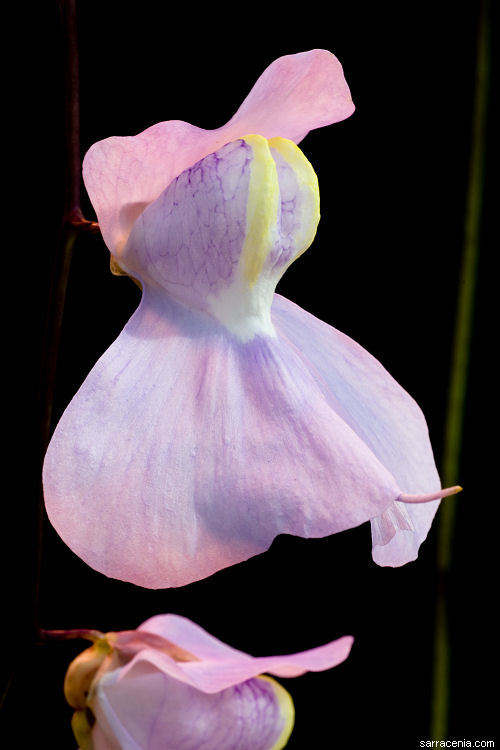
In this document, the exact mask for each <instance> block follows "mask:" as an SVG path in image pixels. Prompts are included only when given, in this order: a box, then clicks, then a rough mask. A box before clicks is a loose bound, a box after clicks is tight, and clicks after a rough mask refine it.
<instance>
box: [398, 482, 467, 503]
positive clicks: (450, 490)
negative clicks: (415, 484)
mask: <svg viewBox="0 0 500 750" xmlns="http://www.w3.org/2000/svg"><path fill="white" fill-rule="evenodd" d="M462 490H463V487H460V486H459V485H455V486H454V487H447V488H446V489H444V490H439V492H429V493H427V494H423V495H406V494H404V493H402V494H401V495H400V496H399V497H398V500H399V502H401V503H410V504H411V503H430V502H432V501H433V500H442V498H443V497H450V495H457V494H458V493H459V492H462Z"/></svg>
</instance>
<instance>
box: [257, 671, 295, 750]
mask: <svg viewBox="0 0 500 750" xmlns="http://www.w3.org/2000/svg"><path fill="white" fill-rule="evenodd" d="M257 679H258V680H264V681H265V682H269V683H271V685H272V687H273V689H274V693H275V695H276V698H277V700H278V705H279V708H280V713H281V717H282V718H283V720H284V724H283V729H282V730H281V733H280V736H279V737H278V739H277V740H276V742H275V744H274V745H273V746H272V747H271V748H270V749H269V750H282V748H284V747H285V746H286V744H287V743H288V740H289V739H290V735H291V734H292V729H293V725H294V723H295V707H294V705H293V700H292V696H291V695H290V693H289V692H288V690H285V688H284V687H283V686H282V685H280V684H279V682H276V680H273V678H272V677H268V675H263V674H262V675H259V676H258V677H257Z"/></svg>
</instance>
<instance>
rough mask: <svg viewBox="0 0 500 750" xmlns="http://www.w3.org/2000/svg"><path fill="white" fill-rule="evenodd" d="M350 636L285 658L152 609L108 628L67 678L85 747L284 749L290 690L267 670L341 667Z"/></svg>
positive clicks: (290, 673)
mask: <svg viewBox="0 0 500 750" xmlns="http://www.w3.org/2000/svg"><path fill="white" fill-rule="evenodd" d="M352 642H353V639H352V638H351V637H350V636H344V637H343V638H339V639H338V640H336V641H333V642H331V643H327V644H326V645H324V646H319V647H318V648H314V649H311V650H309V651H303V652H301V653H298V654H290V655H288V656H268V657H257V658H255V657H253V656H249V655H248V654H245V653H243V652H242V651H237V650H236V649H234V648H231V647H230V646H226V644H225V643H222V642H221V641H219V640H217V638H214V637H213V636H211V635H210V634H209V633H207V632H206V631H205V630H203V629H202V628H200V627H199V626H198V625H195V624H194V623H193V622H191V621H190V620H187V619H186V618H184V617H179V616H177V615H158V616H157V617H153V618H151V619H150V620H147V621H146V622H145V623H143V624H142V625H141V626H140V627H139V628H138V629H137V630H133V631H124V632H120V633H107V634H106V635H103V636H102V638H100V639H98V640H97V641H96V642H95V643H94V645H93V646H91V647H90V648H88V649H86V650H85V651H84V652H83V653H82V654H80V655H79V656H78V657H77V658H76V659H75V660H74V661H73V662H72V663H71V665H70V667H69V669H68V672H67V674H66V678H65V682H64V692H65V695H66V699H67V701H68V703H69V704H70V705H71V706H73V708H75V709H76V711H75V713H74V715H73V720H72V726H73V731H74V733H75V737H76V739H77V741H78V743H79V745H80V748H81V750H180V748H182V750H196V749H197V748H200V750H201V748H203V750H280V748H283V747H285V745H286V744H287V742H288V739H289V737H290V734H291V731H292V729H293V723H294V707H293V702H292V699H291V697H290V695H289V694H288V692H287V691H286V690H285V689H284V688H283V687H281V685H279V684H278V683H277V682H275V681H274V680H273V679H271V678H270V677H266V676H263V675H262V672H269V673H271V674H273V675H277V676H279V677H286V678H289V677H298V676H299V675H301V674H304V673H305V672H308V671H312V672H319V671H323V670H325V669H330V668H331V667H335V666H337V664H340V663H341V662H342V661H344V659H346V658H347V657H348V655H349V651H350V649H351V646H352Z"/></svg>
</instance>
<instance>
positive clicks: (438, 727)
mask: <svg viewBox="0 0 500 750" xmlns="http://www.w3.org/2000/svg"><path fill="white" fill-rule="evenodd" d="M489 74H490V39H489V0H482V2H481V7H480V11H479V20H478V34H477V50H476V80H475V95H474V110H473V121H472V133H471V151H470V164H469V179H468V188H467V198H466V206H465V225H464V246H463V256H462V268H461V274H460V283H459V292H458V300H457V314H456V322H455V337H454V344H453V355H452V357H453V358H452V366H451V373H450V385H449V392H448V407H447V417H446V424H445V435H444V451H443V466H442V476H443V485H444V486H445V487H447V486H449V485H450V484H455V483H456V482H457V481H458V478H459V477H458V474H459V464H460V454H461V448H462V433H463V422H464V412H465V397H466V387H467V376H468V368H469V359H470V346H471V332H472V325H473V315H474V298H475V292H476V277H477V263H478V257H479V245H480V229H481V211H482V202H483V185H484V165H485V142H486V120H487V104H488V89H489ZM439 515H440V518H439V527H438V549H437V601H436V615H435V617H436V621H435V630H434V675H433V689H432V704H431V733H430V736H431V738H432V739H434V740H445V739H446V738H447V736H448V726H449V705H450V667H451V649H450V638H449V615H448V573H449V571H450V568H451V562H452V555H453V533H454V528H455V516H456V499H455V498H449V500H447V502H446V503H444V504H443V507H442V508H441V510H440V514H439Z"/></svg>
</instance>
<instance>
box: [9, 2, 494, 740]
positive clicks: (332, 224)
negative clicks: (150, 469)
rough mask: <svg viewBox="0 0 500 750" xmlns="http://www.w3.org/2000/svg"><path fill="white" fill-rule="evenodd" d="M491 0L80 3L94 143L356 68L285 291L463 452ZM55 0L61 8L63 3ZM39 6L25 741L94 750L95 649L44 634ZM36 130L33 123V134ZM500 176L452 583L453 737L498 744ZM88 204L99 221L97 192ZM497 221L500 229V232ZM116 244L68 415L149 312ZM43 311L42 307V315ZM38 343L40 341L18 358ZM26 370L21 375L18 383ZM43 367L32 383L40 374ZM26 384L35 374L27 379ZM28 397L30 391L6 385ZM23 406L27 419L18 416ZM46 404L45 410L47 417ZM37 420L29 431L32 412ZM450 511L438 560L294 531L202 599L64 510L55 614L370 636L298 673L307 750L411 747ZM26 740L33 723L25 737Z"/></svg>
mask: <svg viewBox="0 0 500 750" xmlns="http://www.w3.org/2000/svg"><path fill="white" fill-rule="evenodd" d="M478 7H479V4H478V3H475V2H472V1H471V0H470V1H469V2H467V3H463V4H462V5H461V6H460V8H459V7H458V5H456V4H451V3H441V4H439V5H438V6H437V7H436V5H435V4H434V3H430V2H421V3H419V4H400V5H399V6H396V5H395V4H394V5H384V6H383V7H381V6H380V5H379V4H372V3H366V5H363V4H362V5H359V4H358V5H352V6H349V7H346V6H345V5H344V4H342V5H341V4H339V3H333V4H330V6H329V8H328V13H327V12H326V11H323V10H320V9H319V6H316V5H315V4H309V6H308V5H307V4H306V5H304V6H303V7H302V8H301V9H299V10H297V11H294V12H293V13H292V11H291V10H290V9H289V8H287V7H286V6H283V7H281V8H276V7H275V6H270V7H266V6H258V7H257V6H253V5H247V4H244V5H242V6H238V7H236V6H234V5H232V6H231V8H230V9H225V10H224V9H223V8H222V7H220V6H217V7H216V6H213V7H208V6H204V8H203V9H201V10H200V9H197V8H196V7H195V6H192V5H191V4H187V3H186V4H184V6H182V7H175V10H173V6H172V5H171V4H167V3H155V2H142V3H129V2H116V1H115V0H113V1H110V2H98V1H97V0H86V2H81V3H80V7H79V27H80V70H81V141H82V156H83V154H84V153H85V151H86V150H87V149H88V147H89V146H90V145H91V144H92V143H93V142H95V141H96V140H99V139H101V138H105V137H107V136H109V135H132V134H135V133H137V132H139V131H141V130H143V129H144V128H146V127H148V126H150V125H151V124H153V123H155V122H158V121H161V120H167V119H183V120H187V121H188V122H192V123H193V124H196V125H198V126H200V127H204V128H214V127H218V126H220V125H221V124H223V123H224V122H226V121H227V120H228V119H229V118H230V117H231V116H232V114H233V113H234V112H235V111H236V109H237V107H238V106H239V104H240V103H241V101H242V100H243V98H244V96H245V95H246V94H247V93H248V91H249V90H250V88H251V86H252V85H253V83H254V82H255V80H256V79H257V77H258V75H260V73H261V72H262V71H263V70H264V68H265V67H266V66H267V65H268V64H269V63H271V62H272V60H274V59H275V58H276V57H279V56H280V55H283V54H288V53H293V52H299V51H303V50H307V49H311V48H314V47H324V48H326V49H329V50H331V51H332V52H334V54H336V55H337V57H338V58H339V59H340V61H341V62H342V64H343V66H344V72H345V75H346V79H347V81H348V83H349V86H350V88H351V92H352V96H353V100H354V102H355V104H356V107H357V109H356V112H355V114H354V115H353V116H352V117H350V118H349V119H348V120H346V121H344V122H342V123H339V124H335V125H332V126H330V127H328V128H323V129H322V130H317V131H313V132H312V133H310V134H309V135H308V136H307V137H306V139H305V140H304V141H303V143H302V144H301V148H302V149H303V151H304V152H305V154H306V156H307V157H308V158H309V159H310V160H311V162H312V163H313V165H314V167H315V169H316V171H317V174H318V177H319V182H320V192H321V201H322V219H321V222H320V226H319V230H318V234H317V237H316V240H315V242H314V244H313V246H312V247H311V248H310V249H309V250H308V251H307V253H306V254H305V255H303V256H302V257H301V258H300V260H299V261H297V262H296V263H295V264H294V265H293V266H292V267H291V268H290V269H289V271H287V273H286V275H285V277H284V278H283V279H282V281H281V282H280V284H279V287H278V291H279V292H280V293H281V294H284V295H285V296H287V297H289V298H291V299H292V300H293V301H295V302H297V303H298V304H299V305H301V306H302V307H304V308H306V309H307V310H309V311H310V312H312V313H313V314H315V315H317V316H318V317H320V318H322V319H323V320H326V321H327V322H329V323H331V324H332V325H334V326H335V327H337V328H339V329H340V330H342V331H344V332H345V333H347V334H348V335H350V336H352V337H353V338H354V339H356V340H357V341H358V342H359V343H361V344H362V345H363V346H364V347H365V348H366V349H368V350H369V351H370V352H371V353H373V354H374V355H375V356H376V357H377V358H379V359H380V360H381V361H382V363H383V364H384V365H385V367H386V368H387V369H388V370H389V372H391V374H392V375H393V376H394V377H395V378H396V379H397V380H398V381H399V382H400V383H401V384H402V385H403V386H404V387H405V388H406V389H407V390H408V391H409V392H410V393H411V394H412V395H413V396H414V397H415V399H416V400H417V402H418V403H419V404H420V405H421V407H422V409H423V411H424V413H425V415H426V417H427V421H428V424H429V429H430V434H431V439H432V442H433V445H434V449H435V454H436V460H437V463H438V466H439V462H440V458H441V453H442V439H443V425H444V419H445V409H446V398H447V386H448V377H449V367H450V357H451V348H452V332H453V324H454V314H455V304H456V298H457V288H458V279H459V270H460V259H461V252H462V245H463V224H464V209H465V195H466V184H467V178H468V159H469V148H470V128H471V117H472V102H473V89H474V65H475V43H476V22H477V10H478ZM40 10H41V9H40ZM39 20H40V27H39V29H38V28H35V26H36V24H37V23H38V19H33V18H32V19H31V26H32V30H33V32H34V33H33V37H34V43H33V45H32V46H31V47H29V49H26V50H25V51H24V52H23V55H24V57H25V58H26V59H27V60H28V66H27V72H26V73H25V74H24V75H22V76H21V78H20V84H19V85H20V90H21V92H24V97H23V96H21V99H23V98H24V99H25V101H24V104H25V106H26V111H27V113H28V114H27V115H26V118H25V120H24V125H25V126H26V131H27V136H25V137H24V136H23V137H24V139H25V140H24V145H23V148H24V153H25V155H27V166H26V167H25V168H23V169H24V171H23V173H22V175H21V178H22V181H23V192H22V193H21V195H22V196H23V198H22V200H21V203H22V206H23V208H24V210H23V212H22V218H21V219H20V220H19V223H18V224H17V226H16V229H17V234H18V236H19V237H21V239H22V242H21V243H20V244H21V246H22V251H23V252H22V253H20V254H19V255H18V256H17V258H18V261H17V273H16V279H22V282H21V284H20V287H21V290H22V295H21V297H20V299H21V304H20V305H18V311H17V313H16V314H15V315H11V317H10V319H9V328H11V327H12V326H11V325H10V323H12V322H16V323H19V330H20V333H19V334H18V335H17V338H16V334H15V339H16V342H17V344H18V345H19V342H21V346H20V347H19V348H20V350H21V352H20V353H21V355H22V358H21V359H18V358H17V355H16V357H15V358H14V362H15V367H14V381H16V382H14V383H13V386H14V388H15V386H16V385H17V381H19V384H20V385H21V387H22V390H21V395H20V396H19V397H16V398H15V399H14V401H15V403H16V405H17V404H18V405H19V407H21V406H22V405H23V404H24V405H27V406H28V409H27V410H26V412H24V411H22V410H21V411H20V413H21V414H23V417H22V419H21V422H20V427H21V434H20V437H19V438H18V439H17V438H16V439H14V440H13V441H12V442H13V447H14V451H13V453H14V460H15V464H13V467H14V468H12V467H9V471H8V472H7V473H8V474H13V475H14V478H15V480H16V482H15V487H16V489H15V492H13V493H9V494H8V497H7V503H6V506H7V508H6V509H7V511H8V513H9V515H8V516H7V523H6V525H5V528H6V531H7V533H6V538H5V542H4V545H3V550H4V551H7V557H6V563H5V565H4V571H5V588H4V591H5V594H6V596H7V597H8V616H7V617H6V618H5V623H6V625H7V637H6V638H7V639H6V640H4V651H5V663H6V666H7V669H6V674H7V677H8V679H9V678H10V689H9V691H8V693H7V697H6V700H5V704H4V709H5V710H4V716H5V719H6V722H5V730H6V731H7V732H10V731H15V732H17V741H16V742H14V743H13V744H12V743H11V744H7V745H6V746H7V747H11V746H12V747H25V746H26V747H28V746H34V744H33V743H35V744H36V746H37V747H50V748H71V747H74V741H73V739H72V734H71V730H70V726H69V722H70V716H71V709H69V707H67V706H66V705H65V702H64V698H63V696H62V680H63V676H64V671H65V669H66V666H67V664H68V663H69V661H70V660H71V658H73V657H74V655H76V653H77V652H78V650H79V644H77V643H74V642H72V643H57V644H50V645H38V646H32V645H30V640H31V623H32V609H33V604H32V591H33V587H32V581H33V576H34V573H33V571H34V560H35V555H34V552H33V549H34V545H35V519H36V512H35V504H36V499H37V490H38V484H39V469H40V459H39V455H38V452H37V445H38V444H37V429H38V428H37V418H36V415H37V411H36V409H37V407H36V404H37V399H38V398H39V396H38V392H37V387H36V383H37V362H38V359H39V356H40V353H41V341H42V332H43V322H44V316H45V310H46V308H47V300H48V294H49V282H50V273H51V268H52V260H53V255H54V252H55V247H56V244H57V233H58V229H59V225H60V222H61V216H62V208H63V198H64V196H63V192H64V178H63V170H64V70H63V67H64V62H63V56H62V36H61V27H60V23H59V16H58V12H57V6H56V5H55V4H54V5H53V6H52V5H51V4H50V3H47V4H46V5H45V7H44V8H43V11H42V12H41V13H40V19H39ZM23 132H24V131H23ZM490 181H491V177H490V172H489V171H487V180H486V190H487V192H486V204H485V214H484V223H483V232H482V245H481V251H482V258H481V261H480V265H479V290H478V296H477V301H476V310H475V318H474V332H473V341H472V363H471V369H470V378H469V390H468V399H467V409H466V424H465V432H464V446H463V460H462V464H461V470H460V476H459V477H458V478H457V479H458V481H459V482H460V483H461V484H462V485H464V487H465V491H464V492H463V493H462V495H460V496H459V497H458V498H457V509H458V513H457V526H456V535H455V546H454V563H453V570H452V575H451V580H450V597H451V601H450V607H451V608H450V614H451V644H452V656H453V668H452V675H451V724H450V731H449V737H450V738H458V739H462V738H492V737H494V725H493V721H494V713H493V707H494V704H493V688H494V683H495V678H494V674H495V672H494V668H493V665H492V659H493V657H494V653H495V640H494V637H495V628H494V620H493V601H492V600H493V598H494V591H495V577H494V568H493V565H494V562H495V559H496V551H495V546H496V530H495V527H494V524H493V523H492V509H493V508H494V506H495V504H496V502H497V498H496V492H495V491H494V490H493V492H492V491H491V489H490V485H491V478H492V472H493V474H494V469H495V466H493V467H492V466H491V464H490V463H489V462H488V461H487V460H486V458H485V449H486V443H487V437H486V435H487V433H486V425H487V424H488V422H489V410H490V405H489V404H490V400H489V399H490V395H489V392H488V389H487V388H486V386H485V381H484V378H485V373H486V372H487V370H489V365H490V362H489V351H487V342H488V335H489V333H490V332H491V329H490V331H488V327H489V325H490V312H489V311H488V309H487V305H488V299H489V298H488V295H487V293H486V281H487V279H488V277H489V275H490V273H491V270H490V257H491V250H492V231H491V226H492V221H491V218H490V217H491V197H489V196H490V193H489V185H490ZM82 205H83V210H84V213H85V215H86V216H87V218H94V214H93V211H92V208H91V206H90V204H89V202H88V199H87V198H86V196H85V195H84V197H83V198H82ZM488 222H489V224H488ZM108 263H109V254H108V251H107V249H106V248H105V246H104V244H103V242H102V239H101V238H100V236H92V237H91V236H85V237H83V238H82V239H81V240H80V241H79V242H78V243H77V246H76V249H75V253H74V260H73V265H72V271H71V277H70V282H69V289H68V297H67V305H66V312H65V318H64V326H63V332H62V340H61V350H60V359H59V366H58V371H57V383H56V394H55V405H54V424H55V423H56V420H57V419H58V418H59V416H60V414H61V413H62V411H63V409H64V408H65V406H66V405H67V403H68V402H69V400H70V399H71V397H72V396H73V394H74V393H75V392H76V390H77V389H78V387H79V386H80V384H81V382H82V381H83V379H84V377H85V376H86V374H87V373H88V371H89V370H90V369H91V367H92V366H93V364H94V363H95V361H96V360H97V359H98V357H99V356H100V355H101V354H102V353H103V352H104V351H105V349H106V348H107V347H108V346H109V345H110V343H111V342H112V341H113V340H114V338H115V337H116V336H117V335H118V333H119V331H120V330H121V328H122V327H123V325H124V324H125V322H126V321H127V319H128V318H129V316H130V315H131V313H132V312H133V310H134V309H135V307H136V306H137V303H138V300H139V295H140V293H139V290H138V289H137V288H136V287H135V286H134V285H133V284H132V282H130V280H128V279H125V278H123V279H121V278H116V277H112V276H111V275H110V274H109V270H108ZM18 284H19V282H18ZM19 308H20V309H19ZM16 351H17V350H16ZM17 373H18V374H19V377H18V375H17ZM23 376H26V377H23ZM25 381H26V383H25ZM7 400H9V399H7ZM16 413H17V412H16ZM24 414H25V416H24ZM18 421H19V417H18V418H17V419H16V421H15V422H13V427H15V426H16V425H17V423H18ZM436 539H437V534H436V524H434V527H433V529H432V531H431V533H430V535H429V538H428V540H427V542H426V543H425V544H424V545H423V547H422V549H421V553H420V556H419V559H418V561H417V562H416V563H411V564H409V565H407V566H405V567H403V568H401V569H395V570H392V569H383V568H379V567H377V566H376V565H375V564H374V563H373V562H372V560H371V555H370V547H371V539H370V528H369V524H365V525H364V526H362V527H359V528H357V529H353V530H351V531H348V532H344V533H342V534H340V535H336V536H333V537H330V538H326V539H321V540H304V539H297V538H293V537H288V536H282V537H279V538H278V539H277V540H276V541H275V542H274V544H273V545H272V548H271V550H270V551H269V552H267V553H266V554H264V555H261V556H258V557H255V558H253V559H251V560H249V561H248V562H246V563H242V564H240V565H238V566H235V567H233V568H230V569H227V570H224V571H221V572H220V573H217V574H216V575H214V576H212V577H211V578H209V579H206V580H204V581H200V582H198V583H195V584H192V585H190V586H188V587H185V588H181V589H170V590H163V591H148V590H145V589H140V588H137V587H134V586H132V585H129V584H125V583H120V582H116V581H112V580H109V579H106V578H105V577H104V576H101V575H99V574H98V573H95V572H94V571H92V570H90V569H89V568H88V567H87V566H86V565H85V564H84V563H83V562H81V561H80V560H79V559H78V558H76V557H75V556H74V555H73V554H72V553H71V552H70V550H69V549H68V548H66V546H65V545H64V544H63V542H62V541H61V540H60V539H59V538H58V536H57V535H56V533H55V532H54V531H53V530H52V528H51V527H50V526H49V525H48V524H46V526H45V533H44V546H43V562H42V571H41V591H40V620H41V624H42V626H43V627H46V628H72V627H93V628H99V629H101V630H104V631H106V630H113V629H128V628H133V627H135V626H137V625H138V624H139V623H140V622H142V621H143V620H145V619H147V618H148V617H150V616H152V615H153V614H158V613H162V612H175V613H178V614H183V615H185V616H187V617H190V618H191V619H193V620H194V621H196V622H198V623H199V624H200V625H202V626H203V627H205V628H206V629H207V630H208V631H210V632H211V633H213V634H214V635H216V636H218V637H219V638H221V639H222V640H224V641H227V642H228V643H230V644H231V645H233V646H235V647H238V648H240V649H243V650H245V651H248V652H250V653H253V654H256V655H266V654H273V653H286V652H292V651H299V650H302V649H306V648H309V647H313V646H316V645H319V644H321V643H324V642H326V641H329V640H332V639H333V638H336V637H338V636H341V635H344V634H352V635H354V636H355V639H356V641H355V645H354V647H353V651H352V654H351V657H350V658H349V659H348V660H347V662H345V663H344V664H343V665H341V666H340V667H337V668H336V669H334V670H331V671H329V672H325V673H320V674H308V675H305V676H303V677H301V678H298V679H295V680H288V681H287V680H282V683H283V684H284V685H285V687H286V688H287V689H288V690H289V691H290V692H291V694H292V696H293V698H294V702H295V706H296V726H295V730H294V733H293V734H292V738H291V740H290V743H289V747H290V748H291V749H292V748H310V747H317V748H330V747H331V748H350V747H355V748H364V747H375V748H379V747H380V748H395V749H396V748H397V749H402V750H406V748H408V749H410V748H414V747H418V746H419V740H420V739H424V738H427V737H428V736H429V715H430V702H431V674H432V664H433V651H432V647H433V626H434V603H435V594H436V574H435V558H436ZM19 732H20V734H19Z"/></svg>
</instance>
